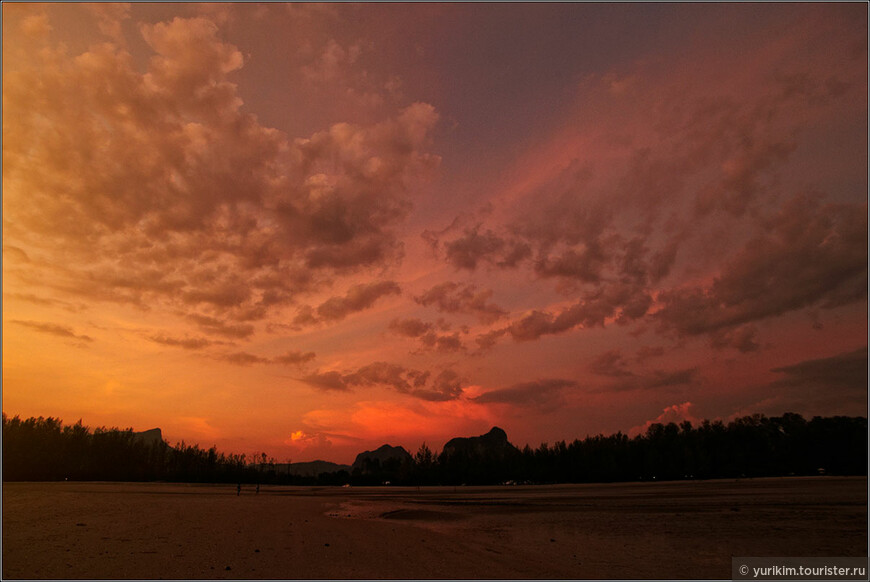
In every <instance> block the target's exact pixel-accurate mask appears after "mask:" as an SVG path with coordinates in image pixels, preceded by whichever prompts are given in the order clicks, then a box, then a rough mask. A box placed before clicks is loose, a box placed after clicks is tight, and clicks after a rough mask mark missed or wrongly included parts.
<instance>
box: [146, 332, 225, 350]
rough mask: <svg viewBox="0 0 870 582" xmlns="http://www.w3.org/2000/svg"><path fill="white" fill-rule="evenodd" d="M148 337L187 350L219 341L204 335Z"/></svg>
mask: <svg viewBox="0 0 870 582" xmlns="http://www.w3.org/2000/svg"><path fill="white" fill-rule="evenodd" d="M148 339H149V340H150V341H152V342H154V343H158V344H163V345H165V346H172V347H178V348H184V349H186V350H201V349H203V348H206V347H208V346H210V345H212V344H214V343H217V342H214V341H212V340H209V339H206V338H204V337H183V338H177V337H171V336H167V335H162V334H157V335H152V336H149V337H148Z"/></svg>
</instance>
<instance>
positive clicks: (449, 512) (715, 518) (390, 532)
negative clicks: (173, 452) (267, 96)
mask: <svg viewBox="0 0 870 582" xmlns="http://www.w3.org/2000/svg"><path fill="white" fill-rule="evenodd" d="M866 490H867V480H866V478H863V477H862V478H837V477H815V478H788V479H746V480H738V481H733V480H731V481H699V482H676V483H630V484H609V485H600V484H595V485H558V486H534V487H522V486H517V487H456V488H453V487H435V488H422V489H420V490H418V489H417V488H398V487H389V488H294V487H268V486H262V487H261V488H260V493H259V494H255V492H254V488H253V486H249V487H246V488H245V489H244V490H243V491H242V495H241V496H236V488H235V485H229V486H223V485H219V486H218V485H183V484H162V483H161V484H156V483H144V484H143V483H5V484H4V485H3V540H2V543H3V578H4V579H9V578H67V579H68V578H112V579H123V578H180V579H186V578H236V579H237V578H243V579H244V578H280V579H312V578H315V579H316V578H327V579H344V578H368V579H383V578H412V579H414V578H472V579H474V578H486V579H493V578H497V579H504V578H525V579H529V578H532V579H534V578H544V579H553V578H559V579H565V578H593V579H597V578H719V579H722V578H727V579H730V577H731V556H732V555H734V556H765V555H767V556H864V555H866V545H867V505H866Z"/></svg>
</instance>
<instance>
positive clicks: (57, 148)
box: [3, 3, 868, 462]
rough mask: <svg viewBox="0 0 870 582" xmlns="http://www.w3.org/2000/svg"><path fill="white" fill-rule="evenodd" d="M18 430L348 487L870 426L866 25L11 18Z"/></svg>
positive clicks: (695, 19) (785, 9)
mask: <svg viewBox="0 0 870 582" xmlns="http://www.w3.org/2000/svg"><path fill="white" fill-rule="evenodd" d="M3 71H4V72H3V75H4V77H3V91H4V93H3V411H4V412H6V413H7V414H9V415H16V414H18V415H21V416H31V415H34V416H36V415H42V416H49V415H51V416H57V417H60V418H62V419H63V420H64V421H66V422H69V423H72V422H75V421H76V420H78V419H79V418H81V419H82V420H83V421H84V422H85V423H86V424H88V425H90V426H92V427H96V426H101V425H107V426H120V427H133V428H134V429H136V430H145V429H148V428H152V427H155V426H159V427H160V428H161V429H162V430H163V432H164V435H165V437H166V438H167V439H168V440H169V441H170V442H171V443H175V442H178V441H181V440H182V439H183V440H185V441H187V442H196V443H199V444H201V445H202V446H205V447H208V446H211V445H212V444H217V445H218V447H219V448H220V449H221V450H223V451H226V452H238V453H243V452H244V453H248V454H250V453H252V452H266V453H267V454H268V455H269V456H274V457H275V458H277V459H279V460H281V461H285V460H286V459H288V458H289V459H292V460H293V461H306V460H313V459H318V458H320V459H326V460H333V461H337V462H349V461H352V460H353V458H354V456H355V455H356V453H358V452H360V451H362V450H365V449H372V448H375V447H377V446H379V445H381V444H383V443H385V442H386V443H390V444H393V445H403V446H405V447H406V448H407V449H409V450H411V451H412V452H413V451H415V450H416V449H417V448H418V447H419V446H420V444H421V443H423V442H424V441H425V442H426V443H427V444H428V445H429V446H430V447H432V448H433V449H435V450H438V449H440V447H441V446H442V445H443V443H444V442H445V441H446V440H448V439H449V438H451V437H453V436H468V435H475V434H482V433H483V432H486V431H488V430H489V428H490V427H491V426H493V425H497V426H500V427H502V428H503V429H505V430H506V432H507V433H508V436H509V438H510V440H511V441H512V442H514V443H515V444H517V445H519V446H522V445H524V444H526V443H530V444H532V445H533V446H536V445H538V444H539V443H541V442H543V441H547V442H554V441H556V440H561V439H568V440H570V439H573V438H576V437H581V438H582V437H584V436H586V435H587V434H596V433H598V432H605V433H609V432H616V431H617V430H622V431H625V432H632V433H634V432H638V431H641V430H643V429H644V428H645V427H646V426H648V425H649V424H650V423H651V422H656V421H658V422H661V421H664V422H668V421H672V420H673V421H677V422H679V421H681V420H692V421H697V420H699V419H703V418H723V419H727V418H730V417H733V416H735V415H742V414H749V413H754V412H761V413H765V414H781V413H783V412H786V411H792V412H798V413H801V414H804V415H807V416H813V415H831V414H849V415H859V414H865V413H866V408H867V372H866V362H867V348H866V346H867V341H866V337H867V188H868V184H867V154H868V151H867V6H866V4H860V3H853V4H836V5H823V4H770V5H766V4H760V5H758V4H750V5H743V4H712V5H710V4H666V5H661V4H655V3H652V4H615V5H607V4H595V5H589V4H584V3H578V4H547V5H536V4H519V5H517V4H467V5H463V4H428V5H418V4H356V5H351V4H334V5H332V4H263V5H254V4H216V5H208V4H150V3H144V4H89V5H85V4H10V3H6V4H4V5H3Z"/></svg>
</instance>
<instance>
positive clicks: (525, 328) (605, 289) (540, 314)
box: [508, 283, 652, 341]
mask: <svg viewBox="0 0 870 582" xmlns="http://www.w3.org/2000/svg"><path fill="white" fill-rule="evenodd" d="M651 304H652V298H651V297H650V296H649V294H648V293H647V291H646V290H645V289H644V288H643V287H641V286H638V285H635V284H627V283H612V284H607V285H602V286H601V287H599V288H598V290H596V291H593V292H591V293H587V294H586V295H585V297H584V299H582V300H580V301H578V302H577V303H575V304H574V305H572V306H570V307H568V308H566V309H564V310H562V311H560V312H558V313H549V312H544V311H532V312H531V313H529V314H527V315H526V316H524V317H522V318H520V319H518V320H515V321H513V322H512V323H511V325H510V326H509V328H508V330H509V332H510V334H511V336H512V337H513V338H514V340H516V341H530V340H536V339H538V338H540V337H541V336H544V335H551V334H559V333H564V332H566V331H570V330H572V329H575V328H577V327H584V328H588V327H596V326H601V327H603V326H604V323H605V320H606V319H609V318H616V321H617V322H618V323H627V322H630V321H633V320H636V319H639V318H641V317H643V316H644V315H645V314H646V312H647V311H648V310H649V308H650V305H651Z"/></svg>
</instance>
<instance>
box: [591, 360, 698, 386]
mask: <svg viewBox="0 0 870 582" xmlns="http://www.w3.org/2000/svg"><path fill="white" fill-rule="evenodd" d="M700 373H701V369H700V368H698V367H697V366H696V367H692V368H682V369H677V370H652V371H650V372H638V373H634V374H630V375H628V376H623V377H620V378H619V379H618V380H616V381H615V382H613V383H611V384H608V385H606V386H604V387H602V388H599V389H597V390H596V391H597V392H623V391H631V390H655V389H671V388H676V387H678V386H689V385H692V384H695V383H697V382H698V380H699V377H700Z"/></svg>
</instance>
